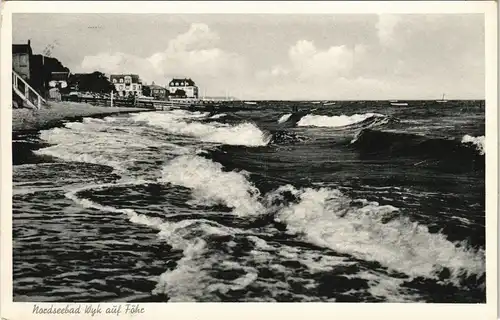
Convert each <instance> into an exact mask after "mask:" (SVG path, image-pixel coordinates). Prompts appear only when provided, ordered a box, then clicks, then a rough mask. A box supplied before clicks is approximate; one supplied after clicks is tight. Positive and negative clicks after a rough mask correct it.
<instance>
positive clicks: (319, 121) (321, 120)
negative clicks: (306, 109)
mask: <svg viewBox="0 0 500 320" xmlns="http://www.w3.org/2000/svg"><path fill="white" fill-rule="evenodd" d="M371 117H383V115H381V114H377V113H365V114H353V115H351V116H347V115H340V116H320V115H314V114H308V115H306V116H304V117H302V118H301V119H300V121H299V122H298V123H297V125H298V126H299V127H345V126H348V125H351V124H354V123H358V122H362V121H364V120H366V119H368V118H371Z"/></svg>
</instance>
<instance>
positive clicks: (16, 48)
mask: <svg viewBox="0 0 500 320" xmlns="http://www.w3.org/2000/svg"><path fill="white" fill-rule="evenodd" d="M23 53H26V54H32V53H33V51H31V46H30V45H29V44H13V45H12V54H23Z"/></svg>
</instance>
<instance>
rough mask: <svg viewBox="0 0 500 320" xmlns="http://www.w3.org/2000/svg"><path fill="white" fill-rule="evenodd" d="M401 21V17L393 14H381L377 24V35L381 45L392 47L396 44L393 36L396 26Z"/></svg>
mask: <svg viewBox="0 0 500 320" xmlns="http://www.w3.org/2000/svg"><path fill="white" fill-rule="evenodd" d="M400 21H401V16H396V15H391V14H379V15H378V21H377V24H376V28H377V35H378V38H379V40H380V43H381V44H383V45H390V44H392V43H393V42H394V38H393V34H394V31H395V29H396V26H397V25H398V24H399V22H400Z"/></svg>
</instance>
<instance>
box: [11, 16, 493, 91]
mask: <svg viewBox="0 0 500 320" xmlns="http://www.w3.org/2000/svg"><path fill="white" fill-rule="evenodd" d="M28 39H31V45H32V48H33V51H34V53H43V52H45V53H46V54H47V55H50V56H52V57H55V58H57V59H59V61H61V62H62V63H63V64H64V65H65V66H66V67H68V68H69V69H70V70H71V72H73V73H77V72H93V71H101V72H104V73H106V74H113V73H135V74H138V75H139V76H140V77H141V79H142V80H143V82H146V83H147V84H150V83H151V82H152V81H154V82H155V83H156V84H159V85H167V84H168V82H169V80H170V79H172V78H173V77H186V78H191V79H193V80H194V81H195V82H196V84H197V85H198V86H199V88H200V93H201V95H206V96H225V95H226V94H227V95H230V96H235V97H238V98H241V99H255V100H257V99H284V100H294V99H307V100H319V99H324V100H358V99H360V100H376V99H408V100H410V99H439V98H441V96H442V94H443V93H445V94H446V98H448V99H484V96H485V80H484V77H485V43H484V41H485V40H484V17H483V15H482V14H398V15H393V14H380V15H379V14H328V15H327V14H324V15H323V14H280V15H277V14H274V15H273V14H211V15H208V14H191V15H189V14H183V15H181V14H61V13H58V14H41V13H34V14H24V13H23V14H19V13H16V14H13V39H12V40H13V43H26V42H27V40H28Z"/></svg>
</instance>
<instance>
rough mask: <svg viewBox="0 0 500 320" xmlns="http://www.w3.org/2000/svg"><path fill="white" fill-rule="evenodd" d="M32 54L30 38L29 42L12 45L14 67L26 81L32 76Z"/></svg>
mask: <svg viewBox="0 0 500 320" xmlns="http://www.w3.org/2000/svg"><path fill="white" fill-rule="evenodd" d="M32 55H33V50H32V49H31V41H30V40H28V44H13V45H12V69H14V71H15V72H16V73H17V74H19V76H21V78H23V79H24V80H26V81H28V80H30V78H31V66H30V62H31V56H32Z"/></svg>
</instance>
